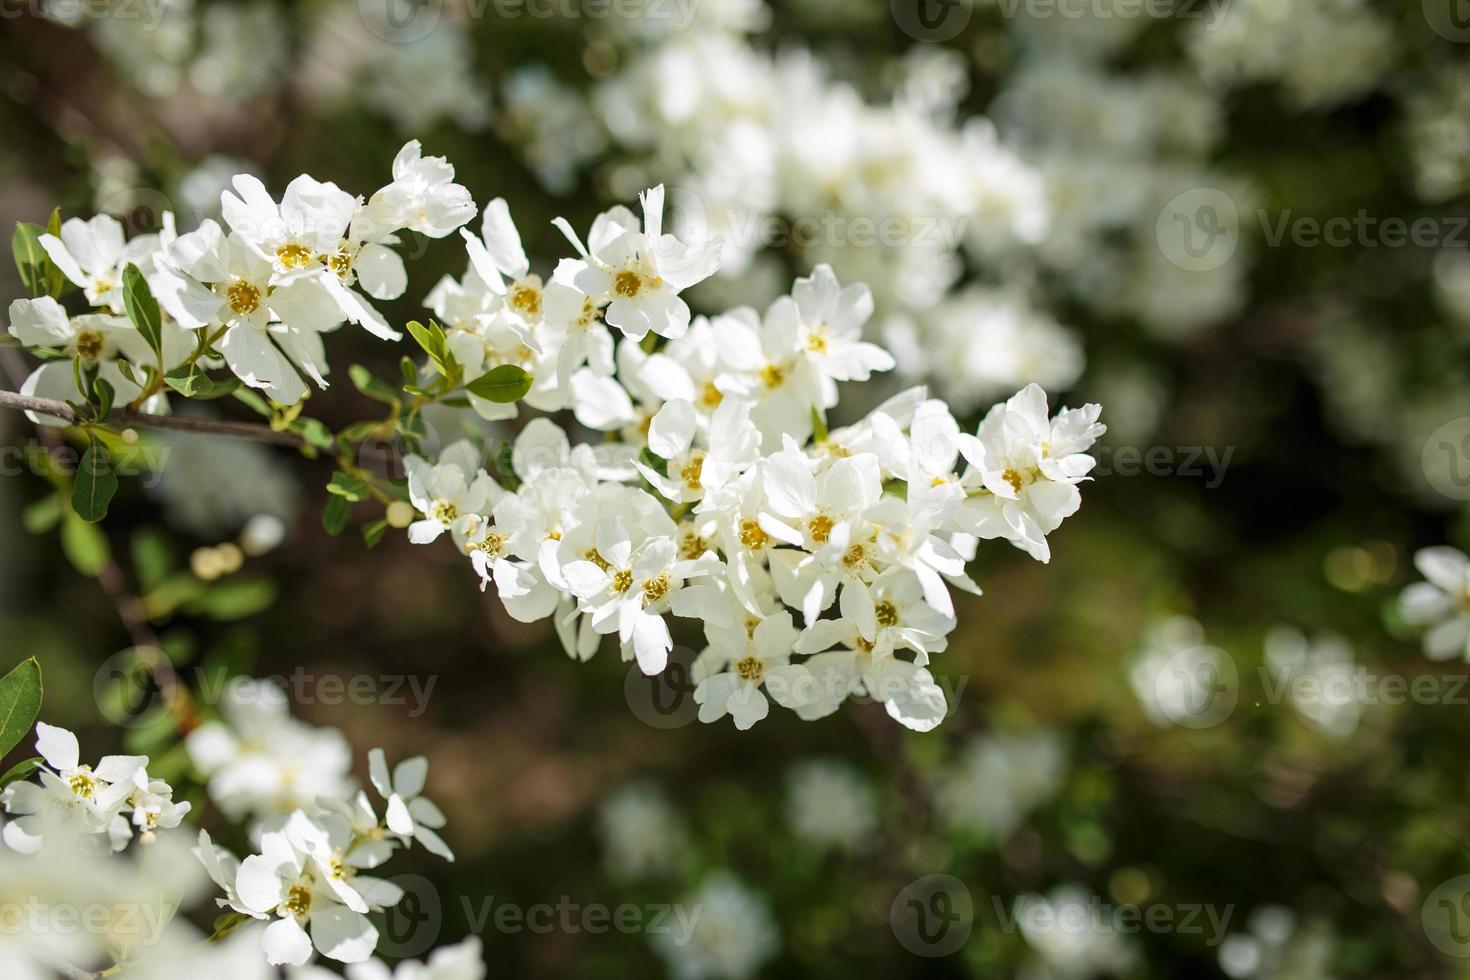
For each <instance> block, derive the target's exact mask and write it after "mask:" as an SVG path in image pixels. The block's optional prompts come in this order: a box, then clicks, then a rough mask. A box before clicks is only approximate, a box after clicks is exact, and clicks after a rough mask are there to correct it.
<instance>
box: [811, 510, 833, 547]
mask: <svg viewBox="0 0 1470 980" xmlns="http://www.w3.org/2000/svg"><path fill="white" fill-rule="evenodd" d="M836 526H837V522H836V521H834V520H832V518H830V517H828V516H827V515H826V514H818V515H817V516H816V517H813V518H812V519H811V520H810V521H808V522H807V525H806V529H807V530H808V531H810V532H811V533H812V540H813V541H815V542H817V543H818V544H825V543H826V542H827V539H828V538H829V537H831V536H832V528H834V527H836Z"/></svg>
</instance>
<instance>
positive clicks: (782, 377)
mask: <svg viewBox="0 0 1470 980" xmlns="http://www.w3.org/2000/svg"><path fill="white" fill-rule="evenodd" d="M785 381H786V369H785V368H783V367H781V365H779V364H767V365H766V366H765V367H763V368H761V384H763V385H765V386H766V387H767V388H779V387H781V385H782V384H783V383H784V382H785Z"/></svg>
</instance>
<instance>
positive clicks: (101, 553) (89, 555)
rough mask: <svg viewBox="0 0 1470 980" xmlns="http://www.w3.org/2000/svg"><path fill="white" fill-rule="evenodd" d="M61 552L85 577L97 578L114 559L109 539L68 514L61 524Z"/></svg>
mask: <svg viewBox="0 0 1470 980" xmlns="http://www.w3.org/2000/svg"><path fill="white" fill-rule="evenodd" d="M61 550H62V551H63V552H64V553H65V554H66V557H67V559H68V560H69V561H70V562H71V563H72V565H74V566H75V567H76V570H77V571H79V572H81V573H82V574H83V575H90V576H93V577H96V576H97V575H98V574H100V573H101V571H102V569H103V568H104V567H106V565H107V562H108V560H109V559H110V558H111V557H112V549H111V548H110V547H108V544H107V537H106V536H105V535H104V534H103V533H102V532H101V531H100V530H98V528H97V525H96V524H89V523H87V522H86V521H84V520H82V519H81V518H80V517H78V516H77V515H76V514H74V513H71V512H69V511H68V512H67V514H66V516H65V518H64V519H63V520H62V523H61Z"/></svg>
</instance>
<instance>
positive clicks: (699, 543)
mask: <svg viewBox="0 0 1470 980" xmlns="http://www.w3.org/2000/svg"><path fill="white" fill-rule="evenodd" d="M708 550H709V542H708V541H706V540H705V539H704V538H703V537H701V536H700V535H699V534H698V533H697V532H695V531H685V532H684V536H683V537H682V538H680V539H679V557H680V558H682V559H684V560H685V561H694V560H695V559H696V558H698V557H699V556H700V555H702V554H704V553H705V552H706V551H708Z"/></svg>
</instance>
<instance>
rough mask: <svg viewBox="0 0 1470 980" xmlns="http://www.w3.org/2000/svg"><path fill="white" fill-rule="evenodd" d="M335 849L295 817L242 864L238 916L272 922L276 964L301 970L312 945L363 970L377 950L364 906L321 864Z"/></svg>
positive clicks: (270, 947) (267, 939)
mask: <svg viewBox="0 0 1470 980" xmlns="http://www.w3.org/2000/svg"><path fill="white" fill-rule="evenodd" d="M202 844H203V842H201V845H202ZM331 849H332V844H331V841H330V840H329V837H328V834H327V832H326V831H325V830H323V829H322V828H321V827H320V826H318V825H317V824H315V823H313V822H312V821H311V820H309V819H308V818H307V817H306V816H305V815H304V814H301V813H299V812H297V813H295V814H292V815H291V817H289V818H287V820H286V822H285V824H284V826H282V827H281V828H280V829H278V830H272V831H267V832H265V833H263V834H261V837H260V853H259V854H252V855H251V856H250V857H247V858H246V859H245V860H244V861H242V862H240V868H239V871H238V873H237V875H236V878H235V894H236V896H237V897H238V903H239V909H240V911H243V912H245V913H247V914H249V915H251V916H253V917H255V918H258V919H263V920H269V921H270V924H269V925H268V926H267V927H266V929H265V931H264V932H263V933H262V935H261V946H262V948H263V949H264V950H265V955H266V960H267V961H268V962H270V963H271V964H273V965H277V966H279V965H282V964H290V965H293V966H300V965H302V964H304V963H306V962H307V961H308V960H310V959H311V956H312V948H313V946H314V947H315V948H316V950H318V951H319V952H321V954H322V955H324V956H327V957H329V958H331V959H334V960H338V961H340V962H343V963H360V962H362V961H364V960H366V959H367V958H368V957H369V956H371V955H372V953H373V950H374V949H375V948H377V944H378V931H377V929H376V928H374V927H373V925H372V923H371V922H369V921H368V918H367V915H366V913H367V911H368V903H367V901H366V900H365V899H364V898H363V896H362V895H361V894H359V893H358V892H357V891H356V890H355V889H354V888H353V887H352V886H351V885H350V884H348V883H347V881H346V878H345V876H343V875H342V873H341V871H340V869H334V868H333V867H331V865H330V864H328V865H326V866H324V865H323V864H322V863H321V862H322V860H323V859H324V858H325V857H326V856H327V855H328V854H329V853H330V852H331ZM308 930H310V932H309V934H308Z"/></svg>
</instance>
